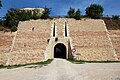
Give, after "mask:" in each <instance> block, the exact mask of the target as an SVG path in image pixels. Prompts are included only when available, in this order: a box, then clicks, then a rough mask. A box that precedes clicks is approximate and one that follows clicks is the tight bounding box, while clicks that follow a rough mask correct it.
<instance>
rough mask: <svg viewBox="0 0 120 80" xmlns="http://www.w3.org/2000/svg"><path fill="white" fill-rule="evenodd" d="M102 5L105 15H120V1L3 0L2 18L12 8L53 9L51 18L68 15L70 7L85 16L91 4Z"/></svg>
mask: <svg viewBox="0 0 120 80" xmlns="http://www.w3.org/2000/svg"><path fill="white" fill-rule="evenodd" d="M94 3H95V4H100V5H102V6H103V8H104V12H103V14H104V15H120V0H2V5H3V7H2V8H1V9H0V17H3V16H5V14H6V12H7V10H8V9H10V8H44V7H45V6H46V7H48V8H51V10H52V11H51V14H50V15H51V16H63V15H67V11H68V10H69V8H70V7H72V8H75V10H77V9H78V8H79V9H80V10H81V14H83V15H84V14H85V9H86V7H88V6H90V4H94Z"/></svg>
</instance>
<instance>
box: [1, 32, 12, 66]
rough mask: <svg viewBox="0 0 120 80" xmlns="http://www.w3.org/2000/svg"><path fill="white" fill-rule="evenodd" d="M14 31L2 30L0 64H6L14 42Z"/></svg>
mask: <svg viewBox="0 0 120 80" xmlns="http://www.w3.org/2000/svg"><path fill="white" fill-rule="evenodd" d="M13 37H14V33H10V32H5V33H4V32H2V31H1V32H0V65H5V64H6V62H7V59H8V53H9V51H10V47H11V44H12V40H13Z"/></svg>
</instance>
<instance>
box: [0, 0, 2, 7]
mask: <svg viewBox="0 0 120 80" xmlns="http://www.w3.org/2000/svg"><path fill="white" fill-rule="evenodd" d="M1 2H2V1H1V0H0V9H1V7H2V3H1Z"/></svg>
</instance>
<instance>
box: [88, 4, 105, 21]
mask: <svg viewBox="0 0 120 80" xmlns="http://www.w3.org/2000/svg"><path fill="white" fill-rule="evenodd" d="M103 11H104V9H103V7H102V6H101V5H98V4H91V5H90V7H87V8H86V15H87V16H88V17H91V18H93V19H100V18H102V16H103Z"/></svg>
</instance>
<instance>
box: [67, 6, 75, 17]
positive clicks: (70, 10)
mask: <svg viewBox="0 0 120 80" xmlns="http://www.w3.org/2000/svg"><path fill="white" fill-rule="evenodd" d="M74 17H75V9H73V8H71V7H70V9H69V11H68V18H74Z"/></svg>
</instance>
